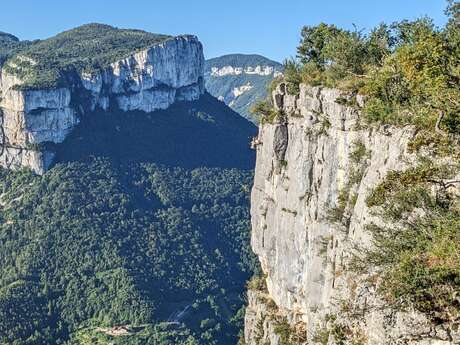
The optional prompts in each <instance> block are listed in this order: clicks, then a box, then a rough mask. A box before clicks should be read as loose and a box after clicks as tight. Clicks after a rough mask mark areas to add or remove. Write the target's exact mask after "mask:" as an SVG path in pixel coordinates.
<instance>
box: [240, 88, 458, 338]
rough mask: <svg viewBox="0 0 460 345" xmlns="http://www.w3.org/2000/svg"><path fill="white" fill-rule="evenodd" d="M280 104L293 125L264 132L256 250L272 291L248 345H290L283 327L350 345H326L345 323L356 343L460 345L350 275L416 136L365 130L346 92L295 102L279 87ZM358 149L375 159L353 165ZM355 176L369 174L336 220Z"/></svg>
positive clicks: (259, 301) (252, 300)
mask: <svg viewBox="0 0 460 345" xmlns="http://www.w3.org/2000/svg"><path fill="white" fill-rule="evenodd" d="M273 96H274V103H275V107H277V108H278V109H280V110H282V111H283V112H284V113H285V114H286V115H288V116H287V117H286V118H285V119H284V120H282V121H280V122H281V123H273V124H269V123H266V124H262V125H261V126H260V129H259V140H260V141H261V142H262V143H263V144H262V145H259V146H258V148H257V163H256V171H255V181H254V186H253V190H252V200H251V205H252V206H251V215H252V248H253V250H254V252H255V253H256V254H257V255H258V257H259V260H260V262H261V265H262V268H263V271H264V273H265V275H266V284H267V291H255V290H252V291H249V293H248V297H249V298H248V300H249V306H248V308H247V312H246V325H245V338H246V343H247V344H248V345H257V344H272V345H274V344H285V342H283V340H282V337H281V335H282V329H283V328H282V327H280V325H283V322H285V321H283V320H287V323H288V324H289V327H290V329H291V332H300V333H299V334H298V335H297V339H300V340H298V343H299V344H316V343H318V344H322V343H324V344H327V343H328V341H329V343H331V344H334V343H342V342H340V341H341V339H335V341H334V336H332V337H329V340H328V339H327V337H326V339H324V337H323V338H321V336H322V334H323V333H324V331H323V330H324V329H325V328H326V327H329V329H331V327H332V328H333V325H331V323H333V322H334V320H335V319H337V318H339V319H340V321H341V323H344V324H346V325H347V329H346V331H347V333H348V334H347V342H346V343H350V344H351V343H353V341H354V344H450V343H452V344H453V343H458V342H460V337H459V334H457V333H455V331H454V330H452V329H449V330H445V329H443V327H442V326H439V327H435V326H433V325H432V324H431V323H430V322H429V321H428V320H426V319H425V318H424V316H422V315H420V314H417V313H415V312H414V313H410V312H397V311H393V310H390V309H389V308H387V307H386V305H385V304H384V303H383V302H382V301H381V300H380V299H379V298H378V296H377V294H376V291H374V288H373V285H372V284H369V283H368V282H369V280H371V279H372V277H373V274H372V272H368V274H365V275H364V276H357V275H354V274H353V273H352V272H351V270H350V269H349V265H350V260H349V259H350V253H351V251H352V250H353V249H354V248H356V246H360V247H366V246H369V245H370V238H369V235H368V233H366V231H365V225H366V224H369V223H370V222H372V221H373V222H379V219H377V218H376V216H374V215H373V214H372V212H371V211H370V209H369V208H368V207H367V205H366V203H365V199H366V197H367V196H368V194H369V191H370V190H371V189H372V188H373V187H375V186H376V185H378V184H379V183H380V182H381V181H382V180H383V179H384V178H385V176H386V175H387V173H388V172H389V171H390V170H401V169H404V168H405V166H406V164H410V162H411V161H413V160H414V158H415V157H413V156H412V155H411V154H410V153H409V152H408V150H407V144H408V142H409V141H410V140H411V138H413V136H414V132H415V131H414V129H413V128H412V127H404V128H396V127H380V128H365V129H364V128H362V127H361V126H360V125H359V121H360V116H359V112H358V111H357V110H355V109H354V108H352V107H348V106H345V105H341V104H339V103H343V102H339V100H340V98H342V95H341V93H340V91H338V90H333V89H326V88H319V87H308V86H304V85H301V91H300V95H299V96H298V97H295V96H290V95H286V94H285V93H284V90H283V88H282V87H279V88H278V90H276V91H275V93H274V95H273ZM357 101H358V103H362V99H360V98H359V97H358V99H357ZM358 142H359V143H360V144H361V145H364V147H365V149H366V153H367V154H366V155H365V157H363V158H362V162H353V161H352V160H351V159H350V153H351V152H352V151H353V150H354V147H355V146H356V143H358ZM356 168H362V169H363V170H362V171H363V173H362V177H361V178H360V179H359V181H356V183H355V184H354V185H353V187H352V188H351V190H350V191H349V194H350V198H353V199H354V202H353V203H352V205H351V206H350V205H349V206H347V208H346V209H345V210H343V214H344V215H343V218H344V220H343V221H342V222H336V221H333V220H332V219H331V210H332V209H333V208H334V207H337V205H338V200H339V195H340V193H341V191H342V190H344V188H345V186H346V184H347V181H349V180H350V178H351V176H350V175H351V174H352V171H353V169H356ZM270 306H271V308H270Z"/></svg>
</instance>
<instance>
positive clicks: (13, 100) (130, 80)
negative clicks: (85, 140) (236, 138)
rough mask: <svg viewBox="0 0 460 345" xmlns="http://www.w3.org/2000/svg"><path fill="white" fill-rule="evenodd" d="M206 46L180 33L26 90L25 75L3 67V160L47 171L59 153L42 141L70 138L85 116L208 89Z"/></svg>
mask: <svg viewBox="0 0 460 345" xmlns="http://www.w3.org/2000/svg"><path fill="white" fill-rule="evenodd" d="M203 75H204V57H203V48H202V45H201V43H200V42H199V40H198V39H197V38H196V37H195V36H178V37H174V38H171V39H168V40H166V41H163V42H161V43H158V44H157V45H154V46H153V47H151V48H149V49H146V50H144V51H140V52H138V53H134V54H133V55H131V56H128V57H126V58H125V59H122V60H120V61H117V62H114V63H112V64H111V65H110V66H109V67H108V68H107V69H105V70H103V71H101V72H97V73H93V74H88V73H82V74H80V75H78V76H70V77H69V79H70V80H73V82H72V83H71V84H70V85H69V86H68V87H65V88H58V89H44V90H25V91H24V90H20V86H21V84H22V81H21V80H20V79H19V78H18V77H16V76H14V75H9V74H7V73H6V72H5V69H2V68H0V112H1V113H0V125H1V128H2V131H0V146H1V150H0V165H1V166H4V167H8V168H12V169H13V168H20V167H29V168H32V169H33V170H34V171H36V172H37V173H43V172H44V171H46V169H47V168H48V166H49V165H50V164H51V162H52V158H53V153H52V152H51V151H46V150H43V149H39V146H38V145H43V144H50V143H53V144H58V143H61V142H63V141H64V139H65V138H66V136H67V135H68V134H69V133H70V132H71V131H72V129H73V128H74V127H75V126H76V125H78V123H79V122H80V118H81V116H83V115H84V114H85V113H88V112H90V111H93V110H95V109H96V108H100V109H102V110H108V108H109V105H116V106H117V107H118V108H119V109H120V110H122V111H131V110H141V111H145V112H151V111H154V110H158V109H166V108H168V107H169V106H170V105H171V104H173V103H174V102H176V101H191V100H196V99H198V98H199V97H200V96H201V95H202V94H203V92H204V84H203Z"/></svg>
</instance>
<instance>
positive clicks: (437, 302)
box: [363, 161, 460, 322]
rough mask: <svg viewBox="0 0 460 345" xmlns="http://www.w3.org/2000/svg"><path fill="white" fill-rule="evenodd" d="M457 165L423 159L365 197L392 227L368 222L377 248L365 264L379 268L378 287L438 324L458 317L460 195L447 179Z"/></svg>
mask: <svg viewBox="0 0 460 345" xmlns="http://www.w3.org/2000/svg"><path fill="white" fill-rule="evenodd" d="M458 169H459V167H458V165H457V166H439V165H434V164H432V163H431V162H430V161H425V162H422V163H420V164H419V165H418V166H416V167H414V168H409V169H408V170H406V171H403V172H391V173H390V174H388V176H387V177H386V179H385V180H384V181H383V182H382V183H381V184H380V185H379V186H377V188H375V189H374V190H373V191H372V193H371V195H370V196H369V198H368V199H367V203H368V205H369V206H382V207H381V208H380V211H379V214H380V215H381V216H382V217H383V219H385V220H387V224H392V225H386V226H382V225H376V224H371V225H370V226H369V230H370V231H371V233H372V235H373V239H374V248H373V249H371V250H369V251H368V252H367V253H366V255H365V257H364V258H363V262H365V263H367V264H365V265H364V266H363V267H368V266H367V265H369V264H370V265H372V266H374V267H378V268H379V270H380V272H381V275H382V276H381V284H380V285H379V291H380V293H381V294H382V296H383V297H384V298H385V299H386V300H387V301H388V302H389V303H390V304H391V305H392V306H394V307H397V308H408V307H412V308H415V309H416V310H418V311H420V312H423V313H425V314H427V316H429V317H430V318H431V319H432V320H434V321H437V322H443V321H458V320H459V319H460V302H459V300H458V297H457V296H458V294H459V293H460V257H459V256H458V253H459V252H460V245H459V244H460V231H459V229H460V209H459V205H460V198H459V197H458V196H456V195H455V194H452V193H450V192H449V184H448V182H443V181H448V179H449V178H450V177H452V176H453V174H455V171H458ZM433 185H437V187H436V188H435V189H434V191H433V189H432V188H433Z"/></svg>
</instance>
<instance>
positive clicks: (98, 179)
mask: <svg viewBox="0 0 460 345" xmlns="http://www.w3.org/2000/svg"><path fill="white" fill-rule="evenodd" d="M254 132H255V127H254V126H252V125H251V124H250V123H249V122H247V121H246V120H244V119H243V118H241V117H240V116H239V115H238V114H236V113H234V112H233V111H231V110H230V109H229V108H227V107H226V106H224V105H223V104H222V103H221V102H218V101H217V100H215V99H213V98H212V97H210V96H209V95H204V96H203V97H202V98H201V99H200V100H199V101H196V102H190V103H179V104H176V105H174V106H173V107H171V108H170V109H168V110H165V111H158V112H155V113H148V114H147V113H142V112H131V113H122V112H119V111H117V110H116V109H112V110H111V111H110V112H107V113H94V114H88V115H87V116H86V117H85V118H83V119H82V123H81V125H80V126H79V127H78V128H77V129H76V130H75V132H74V133H72V135H71V136H69V138H68V139H67V140H66V141H65V142H64V143H63V144H62V145H59V146H58V147H57V148H56V150H57V162H56V164H55V166H54V167H53V168H52V169H51V170H50V171H49V172H47V173H46V174H45V175H43V176H36V175H34V174H32V173H31V172H29V171H19V172H10V171H6V170H1V171H0V243H1V246H0V260H1V262H2V265H1V267H0V272H1V273H0V277H1V279H0V319H1V320H2V322H1V324H0V343H2V344H4V343H5V344H21V345H23V344H67V345H77V344H109V343H110V344H171V345H172V344H189V345H191V344H230V343H236V342H237V339H238V332H239V331H240V330H241V328H242V317H243V313H244V310H243V305H244V295H243V293H244V290H245V282H246V280H247V279H248V278H249V277H250V276H251V275H252V274H253V272H254V271H255V270H257V265H256V260H255V257H254V256H253V255H252V252H251V251H250V247H249V236H250V222H249V207H248V206H249V205H248V204H249V190H250V186H251V184H252V174H253V172H252V168H253V164H254V153H253V152H251V151H250V150H249V148H248V140H249V137H250V136H252V135H253V134H254ZM117 327H118V328H117ZM120 329H121V331H120ZM117 330H118V331H119V332H122V334H121V335H119V334H116V332H117ZM123 332H124V333H123Z"/></svg>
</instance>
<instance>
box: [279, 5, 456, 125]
mask: <svg viewBox="0 0 460 345" xmlns="http://www.w3.org/2000/svg"><path fill="white" fill-rule="evenodd" d="M458 8H459V4H458V2H457V1H450V2H449V6H448V9H447V11H446V13H447V14H448V15H449V20H448V23H447V25H446V26H445V27H444V28H442V29H438V28H436V27H435V26H434V24H433V22H432V20H431V19H429V18H421V19H417V20H415V21H402V22H397V23H393V24H391V25H386V24H381V25H379V26H378V27H376V28H375V29H373V30H371V32H370V33H369V34H363V33H362V32H361V31H358V30H357V29H355V30H344V29H340V28H338V27H336V26H334V25H328V24H324V23H321V24H319V25H317V26H306V27H304V28H303V29H302V33H301V36H302V38H301V43H300V45H299V47H298V50H297V51H298V62H297V61H296V60H289V61H287V63H286V64H285V70H286V75H285V79H286V81H287V82H288V85H290V86H291V87H290V88H291V89H292V93H297V92H298V85H299V83H300V82H303V83H307V84H310V85H313V86H317V85H322V86H326V87H335V88H340V89H344V90H346V91H350V92H352V93H354V94H356V93H361V94H364V95H366V96H367V98H366V99H367V101H366V104H365V107H364V109H363V114H364V116H365V118H366V120H367V121H368V122H370V123H388V124H396V125H406V124H414V125H416V126H418V127H419V128H424V129H431V130H433V129H435V128H436V129H438V130H439V129H442V130H444V131H446V132H450V133H457V134H458V133H460V102H459V101H458V100H459V99H460V87H459V81H460V67H459V63H458V61H459V58H460V29H459V27H460V25H458V24H459V15H458Z"/></svg>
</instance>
